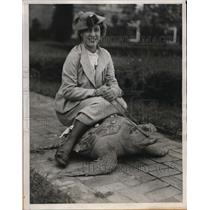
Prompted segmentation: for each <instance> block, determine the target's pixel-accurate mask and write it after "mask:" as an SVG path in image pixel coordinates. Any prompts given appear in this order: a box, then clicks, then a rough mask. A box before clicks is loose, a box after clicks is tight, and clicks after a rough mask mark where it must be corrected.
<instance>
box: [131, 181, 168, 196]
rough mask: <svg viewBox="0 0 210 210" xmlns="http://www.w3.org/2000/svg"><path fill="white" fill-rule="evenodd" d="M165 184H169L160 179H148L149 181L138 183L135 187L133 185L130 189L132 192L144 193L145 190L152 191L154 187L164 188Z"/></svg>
mask: <svg viewBox="0 0 210 210" xmlns="http://www.w3.org/2000/svg"><path fill="white" fill-rule="evenodd" d="M166 186H169V184H168V183H166V182H163V181H161V180H158V179H156V180H153V181H150V182H146V183H143V184H140V185H139V186H136V187H133V188H132V190H133V191H134V192H136V193H137V194H142V195H143V194H145V193H147V192H150V191H153V190H156V189H159V188H164V187H166Z"/></svg>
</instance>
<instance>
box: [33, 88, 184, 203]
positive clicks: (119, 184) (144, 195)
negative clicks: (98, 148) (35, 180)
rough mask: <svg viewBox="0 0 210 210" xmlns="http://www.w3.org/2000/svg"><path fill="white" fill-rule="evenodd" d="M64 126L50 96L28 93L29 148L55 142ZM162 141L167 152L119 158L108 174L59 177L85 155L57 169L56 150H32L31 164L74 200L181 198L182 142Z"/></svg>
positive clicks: (156, 199)
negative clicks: (57, 115)
mask: <svg viewBox="0 0 210 210" xmlns="http://www.w3.org/2000/svg"><path fill="white" fill-rule="evenodd" d="M63 130H64V127H63V126H62V125H61V124H60V123H59V122H58V120H57V119H56V116H55V113H54V110H53V100H52V99H51V98H49V97H45V96H42V95H39V94H36V93H33V92H32V93H30V145H31V148H36V147H39V146H45V145H48V144H49V143H50V144H52V143H53V142H57V139H58V136H59V134H60V133H61V132H62V131H63ZM162 141H163V142H164V143H165V145H166V146H167V147H168V148H169V149H170V151H169V154H168V155H167V156H165V157H163V158H148V157H139V156H138V157H137V156H135V157H130V158H129V159H128V158H126V159H125V158H122V159H120V160H119V164H118V167H117V169H116V170H115V171H114V172H113V173H111V174H110V175H101V176H90V177H64V178H62V179H61V178H59V176H58V175H59V172H61V170H68V169H69V168H71V169H72V168H74V167H75V168H76V167H79V166H80V165H81V164H84V159H82V158H73V159H72V160H71V161H70V164H69V165H68V167H67V168H66V169H60V168H58V167H56V165H55V162H54V153H55V150H49V151H46V152H44V153H41V154H40V153H31V155H30V165H31V168H33V169H34V170H35V171H36V172H37V173H39V174H40V175H41V176H43V177H44V178H45V179H46V180H47V181H49V182H50V183H51V184H53V185H54V186H55V187H56V188H57V189H59V190H61V191H62V192H63V193H65V194H66V195H68V196H69V197H70V198H71V200H72V201H73V202H76V203H128V202H132V203H134V202H138V203H141V202H149V203H151V202H182V145H181V144H180V143H177V142H174V141H171V140H169V139H167V138H163V139H162Z"/></svg>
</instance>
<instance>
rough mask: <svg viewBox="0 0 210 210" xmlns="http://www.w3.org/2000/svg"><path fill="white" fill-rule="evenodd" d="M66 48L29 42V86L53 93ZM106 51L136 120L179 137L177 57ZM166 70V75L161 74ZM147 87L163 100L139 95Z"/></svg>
mask: <svg viewBox="0 0 210 210" xmlns="http://www.w3.org/2000/svg"><path fill="white" fill-rule="evenodd" d="M68 51H69V50H68V49H65V48H62V47H58V46H57V47H56V45H52V44H51V43H49V42H30V90H32V91H35V92H38V93H40V94H43V95H47V96H50V97H54V96H55V93H56V92H57V90H58V88H59V86H60V82H61V72H62V65H63V62H64V60H65V57H66V56H67V54H68ZM110 53H111V55H112V58H113V62H114V66H115V71H116V77H117V79H118V82H119V84H120V86H121V88H122V89H123V90H124V92H125V96H124V98H125V100H126V101H127V103H128V108H129V112H130V113H131V114H132V115H133V117H135V118H136V119H137V120H138V121H139V122H143V123H148V122H151V123H154V124H155V125H156V126H157V127H158V128H159V130H160V131H161V132H164V133H166V134H168V135H170V137H171V138H172V139H175V140H181V130H182V112H181V98H180V93H179V94H178V95H177V86H178V85H179V86H180V83H177V81H179V82H180V81H181V79H180V78H181V71H182V69H181V57H180V56H177V55H174V56H173V55H170V56H162V55H159V56H158V55H156V56H154V55H151V54H150V53H149V50H148V53H146V54H144V55H141V56H137V55H134V54H131V53H130V54H127V55H123V56H120V55H119V53H118V54H112V52H110ZM161 72H163V74H159V73H161ZM166 73H167V74H168V77H165V74H166ZM151 76H152V77H151ZM150 78H153V80H154V82H152V83H151V81H153V80H150ZM177 78H178V79H179V80H177ZM156 80H157V81H156ZM148 81H149V82H148ZM148 84H149V85H148ZM151 84H152V85H153V84H154V87H150V89H148V86H151ZM164 85H165V86H164ZM162 86H163V87H162ZM179 86H178V87H179ZM147 90H149V91H151V90H152V91H153V96H161V97H162V98H163V99H165V100H163V102H162V101H160V100H159V99H160V97H159V98H157V97H156V98H155V97H154V98H153V97H149V98H145V97H143V96H142V92H144V91H145V92H146V91H147ZM150 95H151V94H150ZM170 99H173V100H170ZM167 102H170V103H167Z"/></svg>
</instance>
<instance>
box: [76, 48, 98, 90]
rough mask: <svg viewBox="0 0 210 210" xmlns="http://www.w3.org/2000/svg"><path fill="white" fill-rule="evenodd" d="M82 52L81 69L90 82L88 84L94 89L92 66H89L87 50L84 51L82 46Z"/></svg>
mask: <svg viewBox="0 0 210 210" xmlns="http://www.w3.org/2000/svg"><path fill="white" fill-rule="evenodd" d="M81 46H82V52H81V61H80V62H81V65H82V68H83V70H84V72H85V74H86V76H87V78H88V79H89V80H90V82H91V83H92V84H93V86H94V87H96V84H95V72H94V71H95V70H94V69H93V67H92V65H91V64H90V61H89V57H88V54H87V50H86V49H85V46H84V45H83V44H82V45H81Z"/></svg>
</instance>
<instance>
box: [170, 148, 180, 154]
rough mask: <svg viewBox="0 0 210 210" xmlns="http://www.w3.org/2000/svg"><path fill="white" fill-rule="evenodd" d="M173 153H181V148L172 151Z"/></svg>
mask: <svg viewBox="0 0 210 210" xmlns="http://www.w3.org/2000/svg"><path fill="white" fill-rule="evenodd" d="M172 150H173V151H174V152H178V153H182V148H179V149H172Z"/></svg>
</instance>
